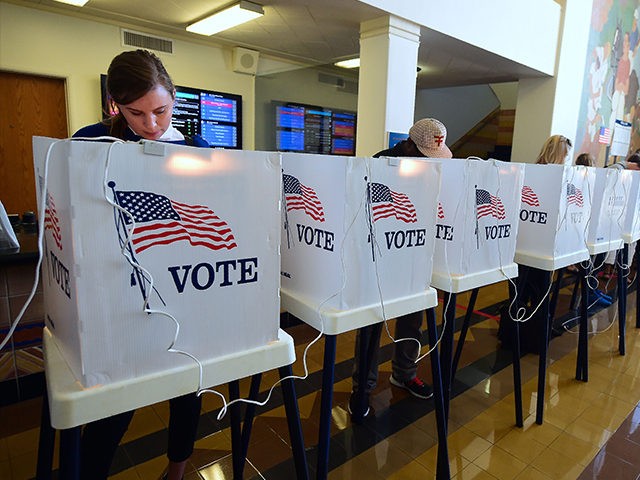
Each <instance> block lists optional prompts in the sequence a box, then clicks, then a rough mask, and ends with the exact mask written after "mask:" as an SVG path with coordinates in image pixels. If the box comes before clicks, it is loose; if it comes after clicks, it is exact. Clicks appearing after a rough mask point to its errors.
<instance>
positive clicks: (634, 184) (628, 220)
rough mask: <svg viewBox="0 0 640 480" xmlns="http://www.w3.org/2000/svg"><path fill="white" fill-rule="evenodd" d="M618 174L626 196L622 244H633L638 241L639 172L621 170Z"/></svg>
mask: <svg viewBox="0 0 640 480" xmlns="http://www.w3.org/2000/svg"><path fill="white" fill-rule="evenodd" d="M620 174H621V175H622V183H623V185H624V191H625V192H626V194H627V197H626V205H625V211H624V214H623V218H624V220H623V222H622V239H623V240H624V243H633V242H635V241H637V240H638V239H640V172H637V171H632V170H623V171H622V172H620Z"/></svg>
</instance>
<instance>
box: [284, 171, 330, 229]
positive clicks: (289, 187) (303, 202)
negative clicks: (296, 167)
mask: <svg viewBox="0 0 640 480" xmlns="http://www.w3.org/2000/svg"><path fill="white" fill-rule="evenodd" d="M282 182H283V184H284V195H285V198H286V200H287V212H288V211H290V210H302V211H303V212H304V213H306V214H307V215H309V216H310V217H311V218H313V219H314V220H316V221H318V222H324V209H323V208H322V202H320V199H319V198H318V195H316V192H315V190H314V189H313V188H311V187H307V186H306V185H303V184H302V183H300V180H298V179H297V178H296V177H294V176H293V175H287V174H283V175H282Z"/></svg>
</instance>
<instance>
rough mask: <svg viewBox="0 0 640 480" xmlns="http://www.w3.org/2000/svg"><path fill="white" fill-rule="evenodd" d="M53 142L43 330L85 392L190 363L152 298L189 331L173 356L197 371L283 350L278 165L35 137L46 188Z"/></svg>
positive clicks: (257, 157) (257, 155)
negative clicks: (197, 363)
mask: <svg viewBox="0 0 640 480" xmlns="http://www.w3.org/2000/svg"><path fill="white" fill-rule="evenodd" d="M52 142H58V143H56V144H55V145H53V147H52V149H51V154H50V156H49V159H48V178H47V184H48V186H47V191H46V192H44V193H43V192H40V191H39V190H40V188H38V191H39V193H40V195H43V194H44V195H46V202H47V209H46V213H45V224H46V225H47V228H46V230H45V238H44V257H45V258H44V260H43V264H42V280H43V285H44V295H45V309H46V324H47V326H48V327H49V329H50V330H51V332H52V333H53V335H54V338H55V340H56V343H57V345H58V346H59V348H60V349H61V351H62V354H63V356H64V358H65V360H66V361H67V362H68V364H69V366H70V368H71V370H72V371H73V373H74V374H75V376H76V377H77V378H78V380H80V382H81V383H82V384H83V385H84V386H86V387H89V386H93V385H97V384H106V383H109V382H113V381H117V380H124V379H129V378H136V377H138V376H141V375H146V374H149V373H154V372H162V371H163V370H167V369H170V368H175V367H176V366H180V365H187V364H188V363H189V362H193V360H192V359H190V358H188V357H186V356H184V355H180V354H176V353H169V352H167V349H168V348H169V346H170V345H171V343H172V341H173V338H174V335H175V332H176V325H175V323H174V322H173V321H172V320H171V319H170V318H169V317H167V316H164V315H160V314H155V313H154V314H147V313H144V311H143V303H144V298H148V299H149V308H151V309H153V310H161V311H165V312H168V313H169V314H171V315H172V316H173V317H175V319H176V320H177V322H178V323H179V325H180V331H179V335H178V337H177V341H176V343H175V347H174V348H176V349H179V350H182V351H185V352H188V353H189V354H191V355H194V356H195V357H197V358H198V359H200V360H208V359H212V358H217V357H220V356H223V355H227V354H232V353H238V352H242V351H245V350H248V349H252V348H256V347H259V346H262V345H266V344H267V343H268V342H270V341H273V340H275V339H276V338H277V332H278V326H279V304H278V287H279V275H278V272H279V263H280V259H279V255H278V248H279V244H280V209H279V201H280V198H281V190H280V170H281V166H280V159H279V156H278V155H277V154H269V153H261V152H245V151H230V150H210V149H201V148H194V147H186V146H177V145H169V144H159V143H155V142H147V143H143V144H135V143H128V144H110V143H104V142H86V141H69V140H64V141H56V140H53V139H48V138H41V137H40V138H39V137H34V142H33V144H34V160H35V167H36V172H37V177H36V178H37V179H38V183H39V186H42V185H43V183H44V177H43V176H44V166H45V159H46V151H47V148H48V147H49V146H50V145H51V144H52ZM107 160H108V161H109V163H108V169H106V171H105V165H106V162H107ZM105 196H106V197H107V198H109V199H111V200H113V201H116V202H117V203H118V204H119V205H120V206H121V207H122V208H124V209H126V210H127V211H128V212H129V213H128V214H127V213H124V212H123V211H120V210H118V209H116V208H114V207H113V206H112V205H111V204H110V203H108V202H107V200H106V198H105ZM39 204H40V202H39ZM40 214H41V215H42V214H43V212H40ZM133 222H135V229H134V230H133V234H132V235H131V237H130V241H129V242H128V241H127V238H128V233H127V231H128V230H130V229H132V227H133V226H134V223H133ZM123 248H124V251H125V252H126V253H127V255H129V256H131V257H132V258H133V259H134V260H135V262H137V263H139V264H140V265H141V266H142V267H144V268H145V269H146V270H147V271H148V272H149V273H150V274H151V275H152V276H153V280H154V284H153V287H151V284H150V282H149V278H147V275H146V274H145V273H144V272H143V271H142V270H140V269H138V268H135V267H133V266H132V265H131V264H130V263H129V262H128V261H127V259H126V258H125V256H124V255H123V254H122V253H121V251H122V249H123ZM196 386H197V379H195V378H194V390H195V388H196Z"/></svg>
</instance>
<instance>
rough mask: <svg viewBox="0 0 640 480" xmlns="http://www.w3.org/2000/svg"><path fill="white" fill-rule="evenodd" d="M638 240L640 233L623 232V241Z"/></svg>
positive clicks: (631, 241)
mask: <svg viewBox="0 0 640 480" xmlns="http://www.w3.org/2000/svg"><path fill="white" fill-rule="evenodd" d="M638 240H640V235H629V234H628V233H623V234H622V241H623V242H624V243H629V244H631V243H633V242H637V241H638Z"/></svg>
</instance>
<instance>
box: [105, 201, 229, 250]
mask: <svg viewBox="0 0 640 480" xmlns="http://www.w3.org/2000/svg"><path fill="white" fill-rule="evenodd" d="M115 195H116V199H117V201H118V204H119V205H120V206H121V207H122V208H124V209H126V210H127V211H128V212H129V213H130V214H131V215H132V216H133V219H134V220H135V222H136V226H135V229H134V230H133V234H132V235H131V242H132V243H133V249H134V251H135V252H136V253H140V252H143V251H145V250H146V249H148V248H151V247H154V246H156V245H168V244H170V243H174V242H178V241H181V240H186V241H188V242H189V243H190V244H191V245H194V246H202V247H207V248H210V249H211V250H220V249H223V248H226V249H227V250H231V249H232V248H235V247H237V244H236V241H235V238H234V236H233V233H232V232H231V229H230V228H229V226H228V225H227V223H226V222H225V221H224V220H221V219H220V217H218V216H217V215H216V214H215V213H214V212H213V211H212V210H211V209H210V208H208V207H205V206H203V205H188V204H186V203H180V202H176V201H174V200H171V199H170V198H168V197H165V196H164V195H159V194H157V193H150V192H127V191H116V192H115ZM123 217H124V220H125V223H126V224H127V225H129V224H131V223H132V222H131V218H130V217H129V215H123Z"/></svg>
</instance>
